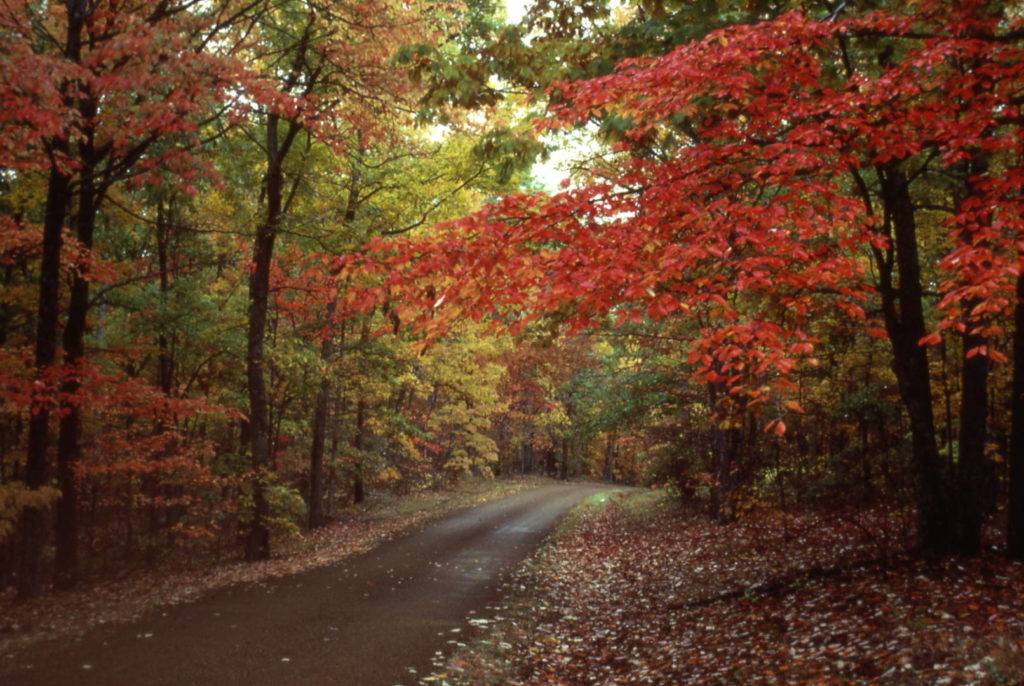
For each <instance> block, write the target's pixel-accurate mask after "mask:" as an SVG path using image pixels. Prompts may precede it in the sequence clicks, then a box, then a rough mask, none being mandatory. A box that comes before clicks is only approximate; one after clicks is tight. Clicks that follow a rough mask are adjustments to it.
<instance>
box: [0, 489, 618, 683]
mask: <svg viewBox="0 0 1024 686" xmlns="http://www.w3.org/2000/svg"><path fill="white" fill-rule="evenodd" d="M598 490H601V487H599V486H591V485H579V484H565V485H546V486H539V487H536V488H532V489H530V490H527V491H523V492H520V493H517V494H514V495H512V496H509V497H507V498H503V499H501V500H498V501H494V502H490V503H486V504H484V505H480V506H477V507H474V508H470V509H467V510H462V511H460V512H457V513H455V514H453V515H450V516H448V517H446V518H444V519H441V520H439V521H437V522H435V523H433V524H430V525H428V526H426V527H424V528H422V529H419V530H417V531H414V532H412V533H409V534H407V535H405V536H402V537H400V538H396V539H394V540H392V541H389V542H387V543H384V544H382V545H381V546H379V547H378V548H376V549H375V550H373V551H370V552H368V553H366V554H363V555H360V556H357V557H354V558H350V559H348V560H345V561H344V562H342V563H339V564H337V565H333V566H329V567H323V568H320V569H316V570H312V571H309V572H304V573H302V574H297V575H294V576H289V577H286V578H283V579H276V580H272V581H268V582H265V583H261V584H257V585H253V586H240V587H234V588H227V589H222V590H220V591H215V592H213V593H211V594H209V595H206V596H204V597H203V598H201V599H199V600H198V601H196V602H193V603H189V604H185V605H179V606H175V607H170V608H164V609H162V610H157V611H154V612H152V613H150V614H149V615H147V616H145V617H143V618H142V619H140V620H138V621H136V622H132V623H131V624H127V625H120V626H108V627H101V628H99V629H96V630H94V631H92V632H91V633H89V634H87V635H86V636H84V637H83V638H81V639H78V640H74V639H60V640H52V641H46V642H42V643H39V644H36V645H33V646H31V647H30V648H28V649H27V650H25V651H23V652H21V653H19V654H16V655H14V656H11V657H9V658H6V659H4V660H3V662H2V663H0V684H5V685H8V686H15V685H24V686H34V685H36V684H39V685H43V684H45V685H47V686H60V685H64V684H67V685H69V686H70V685H72V684H74V685H75V686H79V685H80V686H90V685H93V684H95V685H97V686H99V685H102V686H120V685H124V686H129V685H130V686H164V685H166V686H184V685H189V686H191V685H199V684H217V685H221V684H247V685H252V686H259V685H262V684H267V685H271V684H272V685H275V686H280V685H287V684H304V685H309V686H316V685H319V684H339V685H341V686H376V685H378V684H379V685H381V686H395V685H396V684H414V683H416V681H417V679H418V676H417V675H422V674H426V673H429V671H430V666H431V658H432V657H433V656H434V653H435V651H437V650H440V649H443V648H445V646H446V644H447V642H448V641H449V640H451V638H452V637H456V636H458V633H459V632H458V631H456V630H464V629H465V627H466V626H467V624H466V620H467V618H468V616H469V613H470V612H473V611H476V612H481V611H483V610H484V608H485V606H486V605H487V604H488V603H490V602H491V601H493V600H494V599H495V598H496V593H497V586H498V581H499V579H500V577H501V575H502V573H503V572H504V571H506V570H507V569H509V568H510V567H511V566H512V565H515V564H516V563H518V562H519V561H521V560H522V559H523V558H524V557H526V556H527V555H528V554H529V553H530V552H531V551H532V550H533V549H534V548H536V546H537V545H539V543H540V542H541V541H542V539H543V538H544V537H545V536H546V535H547V534H548V533H549V532H550V531H551V530H552V528H553V527H554V526H555V524H556V523H557V522H558V520H559V519H560V518H561V516H562V515H563V514H564V513H565V512H566V511H568V510H569V509H570V508H571V507H572V506H573V505H575V504H576V503H578V502H579V501H581V500H582V499H583V498H585V497H586V496H587V495H589V494H592V493H594V492H596V491H598Z"/></svg>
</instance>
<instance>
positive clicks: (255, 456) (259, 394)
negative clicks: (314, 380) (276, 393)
mask: <svg viewBox="0 0 1024 686" xmlns="http://www.w3.org/2000/svg"><path fill="white" fill-rule="evenodd" d="M278 123H279V119H278V117H277V116H276V115H269V116H268V117H267V175H266V183H265V188H264V190H265V197H266V202H267V212H266V216H265V218H264V221H263V222H261V223H260V224H259V226H258V227H257V229H256V238H255V240H254V241H253V252H252V273H251V275H250V277H249V327H248V332H247V337H246V341H247V350H246V356H245V361H246V381H247V386H248V391H249V427H248V429H249V431H248V434H249V449H250V450H251V453H252V454H251V465H252V472H253V476H252V479H253V481H252V493H253V512H252V519H251V521H250V524H249V536H248V538H247V539H246V545H245V559H246V560H249V561H253V560H265V559H267V558H269V557H270V529H269V527H268V524H267V521H268V519H269V517H270V508H269V503H268V501H267V498H266V492H265V487H266V479H267V474H268V473H269V469H270V414H269V409H268V404H267V386H266V379H265V378H264V352H265V350H264V349H265V343H266V334H267V313H268V310H269V306H270V265H271V261H272V260H273V256H274V241H275V239H276V238H277V231H278V228H279V225H280V222H281V216H282V214H283V207H284V205H283V197H284V170H283V168H282V158H283V155H282V150H281V148H280V146H279V144H278Z"/></svg>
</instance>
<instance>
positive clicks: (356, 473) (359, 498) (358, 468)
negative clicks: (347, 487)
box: [352, 398, 366, 505]
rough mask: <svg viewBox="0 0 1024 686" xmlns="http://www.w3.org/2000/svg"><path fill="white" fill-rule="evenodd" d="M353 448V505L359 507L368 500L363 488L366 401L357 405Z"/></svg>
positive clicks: (360, 400)
mask: <svg viewBox="0 0 1024 686" xmlns="http://www.w3.org/2000/svg"><path fill="white" fill-rule="evenodd" d="M352 447H353V448H355V452H356V464H355V465H354V466H353V468H352V503H353V504H355V505H359V504H360V503H362V502H363V501H364V500H365V499H366V493H365V491H364V488H363V450H365V449H366V401H365V400H364V399H362V398H360V399H359V402H358V403H356V432H355V434H354V435H353V436H352Z"/></svg>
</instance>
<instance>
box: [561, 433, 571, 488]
mask: <svg viewBox="0 0 1024 686" xmlns="http://www.w3.org/2000/svg"><path fill="white" fill-rule="evenodd" d="M559 477H560V478H561V479H562V481H568V480H569V439H568V438H563V439H562V470H561V474H560V475H559Z"/></svg>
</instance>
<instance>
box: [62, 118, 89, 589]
mask: <svg viewBox="0 0 1024 686" xmlns="http://www.w3.org/2000/svg"><path fill="white" fill-rule="evenodd" d="M88 109H89V110H92V111H93V112H94V111H95V108H93V107H90V108H88ZM82 158H83V159H84V160H90V159H91V153H86V154H83V155H82ZM92 174H93V168H92V167H91V166H90V165H87V166H86V167H85V169H83V170H82V187H81V189H80V190H79V195H78V213H77V218H76V222H75V223H76V229H77V231H76V233H77V238H78V242H79V243H81V245H82V247H83V248H85V250H86V251H87V252H88V251H89V250H91V249H92V245H93V233H94V231H95V228H96V204H97V200H98V198H97V195H96V189H95V187H94V184H93V180H92ZM88 278H89V275H88V274H87V273H85V272H84V270H79V271H76V273H75V275H74V278H73V279H72V282H71V298H70V301H69V304H68V316H67V323H66V324H65V325H64V340H63V343H64V363H65V365H66V367H67V374H66V376H65V377H64V382H63V383H62V384H61V398H62V400H61V420H60V436H59V438H58V440H57V483H58V485H59V486H60V499H59V500H57V525H56V541H55V542H56V550H55V559H54V585H55V586H57V587H58V588H69V587H71V586H73V585H74V584H75V581H76V580H77V577H78V484H77V483H76V477H75V471H76V469H77V466H78V463H79V462H80V461H81V458H82V410H83V408H82V404H81V402H80V401H78V400H77V399H75V397H76V396H77V395H78V393H79V391H80V390H81V387H82V373H83V371H84V365H85V330H86V323H87V319H88V314H89V280H88Z"/></svg>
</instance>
